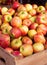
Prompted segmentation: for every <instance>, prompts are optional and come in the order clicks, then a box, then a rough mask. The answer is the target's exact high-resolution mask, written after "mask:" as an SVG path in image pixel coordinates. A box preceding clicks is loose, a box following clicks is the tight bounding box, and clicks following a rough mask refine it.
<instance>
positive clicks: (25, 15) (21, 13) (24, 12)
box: [18, 11, 28, 20]
mask: <svg viewBox="0 0 47 65" xmlns="http://www.w3.org/2000/svg"><path fill="white" fill-rule="evenodd" d="M18 16H19V17H20V18H21V19H22V20H23V19H26V18H27V17H28V13H27V11H20V12H19V13H18Z"/></svg>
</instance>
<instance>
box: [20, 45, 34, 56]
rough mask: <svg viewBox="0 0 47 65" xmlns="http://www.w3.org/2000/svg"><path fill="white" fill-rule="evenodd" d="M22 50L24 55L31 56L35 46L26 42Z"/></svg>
mask: <svg viewBox="0 0 47 65" xmlns="http://www.w3.org/2000/svg"><path fill="white" fill-rule="evenodd" d="M20 52H21V53H22V55H23V56H29V55H31V54H32V53H33V47H32V45H30V44H24V45H22V46H21V47H20Z"/></svg>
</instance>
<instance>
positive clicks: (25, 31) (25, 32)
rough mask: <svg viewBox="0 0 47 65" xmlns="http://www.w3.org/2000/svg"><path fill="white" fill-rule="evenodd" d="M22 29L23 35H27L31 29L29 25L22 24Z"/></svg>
mask: <svg viewBox="0 0 47 65" xmlns="http://www.w3.org/2000/svg"><path fill="white" fill-rule="evenodd" d="M20 30H21V33H22V36H24V35H27V33H28V30H29V29H28V27H27V26H25V25H22V26H21V27H20Z"/></svg>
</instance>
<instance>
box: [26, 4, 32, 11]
mask: <svg viewBox="0 0 47 65" xmlns="http://www.w3.org/2000/svg"><path fill="white" fill-rule="evenodd" d="M25 7H26V11H28V12H29V11H30V10H31V9H32V5H31V4H25Z"/></svg>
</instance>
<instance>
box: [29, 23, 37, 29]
mask: <svg viewBox="0 0 47 65" xmlns="http://www.w3.org/2000/svg"><path fill="white" fill-rule="evenodd" d="M37 27H38V23H32V24H31V25H30V26H29V29H30V30H31V29H37Z"/></svg>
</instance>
